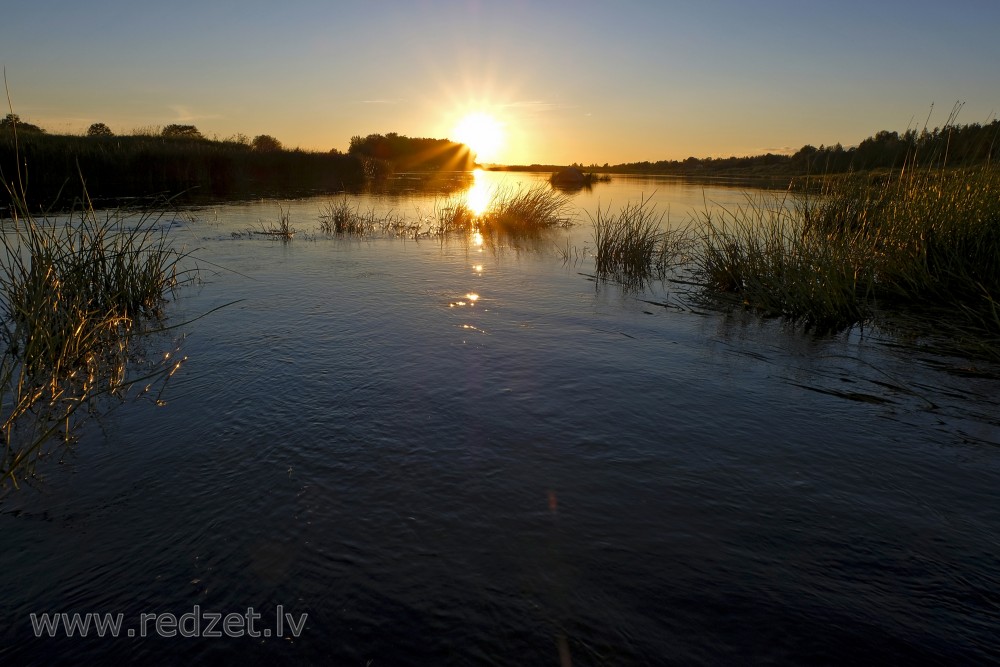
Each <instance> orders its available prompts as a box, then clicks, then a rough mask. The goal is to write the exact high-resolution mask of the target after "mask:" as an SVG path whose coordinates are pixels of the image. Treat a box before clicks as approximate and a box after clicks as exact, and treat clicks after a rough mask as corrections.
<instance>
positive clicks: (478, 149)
mask: <svg viewBox="0 0 1000 667" xmlns="http://www.w3.org/2000/svg"><path fill="white" fill-rule="evenodd" d="M453 132H454V134H453V138H454V140H455V141H458V142H460V143H463V144H465V145H466V146H468V147H469V148H471V149H472V152H473V153H475V154H476V160H477V161H479V162H492V161H494V160H496V159H497V156H498V155H499V153H500V150H501V149H502V148H503V144H504V132H503V125H502V124H501V123H500V121H498V120H497V119H496V118H494V117H493V116H491V115H489V114H488V113H483V112H481V111H477V112H475V113H470V114H468V115H466V116H464V117H463V118H462V120H460V121H459V122H458V125H456V126H455V129H454V131H453Z"/></svg>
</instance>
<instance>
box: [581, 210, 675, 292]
mask: <svg viewBox="0 0 1000 667" xmlns="http://www.w3.org/2000/svg"><path fill="white" fill-rule="evenodd" d="M588 215H589V214H588ZM665 217H666V214H665V213H659V212H657V210H656V206H655V205H651V204H650V200H649V199H648V198H644V199H640V201H639V202H638V203H629V204H626V205H625V206H624V207H622V209H621V210H620V211H619V212H618V214H616V215H613V214H612V213H611V208H610V206H609V207H608V208H606V209H604V210H601V209H598V211H597V215H596V216H591V222H592V223H593V225H594V248H595V254H594V259H595V263H596V269H597V275H598V277H599V278H602V279H605V280H614V281H615V282H618V283H619V284H621V285H623V286H625V287H627V288H635V289H638V288H642V287H643V286H644V285H646V283H647V282H648V281H649V280H651V279H656V278H663V277H664V276H665V275H666V274H667V272H668V271H669V270H670V269H671V268H672V267H673V266H674V265H675V264H676V263H677V261H678V258H680V257H681V256H682V255H683V250H684V245H685V241H686V238H687V237H686V229H677V230H675V229H671V228H670V226H669V223H668V224H667V225H666V229H664V218H665Z"/></svg>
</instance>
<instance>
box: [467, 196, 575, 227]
mask: <svg viewBox="0 0 1000 667" xmlns="http://www.w3.org/2000/svg"><path fill="white" fill-rule="evenodd" d="M569 202H570V198H569V197H568V196H567V195H565V194H562V193H560V192H557V191H555V190H553V189H552V188H551V187H550V186H549V185H547V184H539V185H536V186H534V187H531V188H529V189H527V190H524V189H521V188H516V189H514V188H502V187H501V188H498V189H497V190H495V191H494V192H493V193H492V195H491V197H490V203H489V205H488V206H487V207H486V210H485V211H484V212H483V214H482V215H481V216H479V219H478V221H477V222H478V225H479V230H480V232H482V233H483V234H488V233H501V234H510V235H513V236H526V235H534V234H538V233H539V232H541V231H542V230H545V229H551V228H553V227H564V226H566V225H568V224H569V223H570V218H569V215H568V210H569Z"/></svg>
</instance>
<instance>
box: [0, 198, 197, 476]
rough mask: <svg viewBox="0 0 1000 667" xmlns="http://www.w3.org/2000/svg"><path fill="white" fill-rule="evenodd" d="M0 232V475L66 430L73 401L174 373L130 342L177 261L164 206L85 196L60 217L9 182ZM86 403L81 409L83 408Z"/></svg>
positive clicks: (28, 463) (169, 285)
mask: <svg viewBox="0 0 1000 667" xmlns="http://www.w3.org/2000/svg"><path fill="white" fill-rule="evenodd" d="M9 194H10V196H11V200H12V203H13V205H12V217H11V219H10V220H9V221H5V222H4V228H3V234H2V235H0V244H2V247H0V308H2V311H0V346H2V349H0V408H2V413H0V430H2V436H3V445H2V448H3V453H2V457H0V484H2V483H5V482H6V481H8V480H10V481H11V482H12V483H13V484H14V485H15V486H16V485H17V480H18V477H19V476H23V475H26V474H28V473H30V471H31V469H32V467H33V463H34V461H35V459H36V458H37V456H38V455H39V454H40V452H42V450H43V448H44V446H45V444H46V443H47V442H49V441H50V440H52V439H53V437H54V436H57V435H58V436H59V439H61V440H70V439H71V438H72V434H73V431H74V428H75V424H76V423H78V420H76V417H77V416H78V414H77V413H78V411H79V410H80V408H81V407H83V406H86V405H91V406H92V405H93V401H94V400H95V399H97V398H98V397H100V396H102V395H117V396H119V397H122V396H123V393H124V392H126V391H127V390H128V389H129V388H131V387H132V386H135V385H137V384H141V383H143V382H146V381H149V380H152V379H154V378H161V379H162V378H165V377H169V375H172V374H173V372H174V371H176V369H177V363H178V362H172V361H170V360H169V359H162V360H160V361H161V362H163V363H156V364H153V365H152V366H149V367H145V368H144V370H141V369H140V367H141V366H142V364H137V362H138V361H139V359H138V358H137V356H136V346H135V345H134V342H135V340H136V339H137V338H139V337H142V336H145V335H147V334H149V333H151V332H152V331H155V330H157V329H160V328H162V327H160V324H159V323H160V321H161V319H162V318H163V315H164V310H163V309H164V305H165V303H166V301H167V299H168V297H169V296H170V295H171V293H172V290H173V289H174V288H175V287H177V286H178V285H180V284H182V283H185V282H187V281H189V280H192V279H193V278H194V274H193V272H192V271H188V270H185V269H183V268H181V264H182V260H184V258H185V257H186V256H187V255H185V254H183V253H180V252H178V251H176V250H174V249H173V248H172V246H171V244H170V243H169V242H168V239H167V237H166V235H165V232H164V231H163V228H162V227H161V226H160V225H159V221H160V215H157V214H153V213H150V212H149V211H133V210H126V209H119V210H116V211H113V212H110V213H107V214H99V213H98V212H96V211H95V210H94V208H93V206H92V205H90V203H89V200H88V199H87V198H86V196H85V197H84V199H83V200H82V201H78V202H77V206H76V207H75V208H74V210H73V211H72V212H71V213H70V214H69V215H68V216H66V217H64V218H61V219H54V218H49V217H47V216H35V215H33V214H31V213H30V212H29V211H28V208H27V206H26V204H25V199H24V198H23V197H21V196H20V195H18V194H17V193H16V192H13V191H9ZM85 412H86V411H85Z"/></svg>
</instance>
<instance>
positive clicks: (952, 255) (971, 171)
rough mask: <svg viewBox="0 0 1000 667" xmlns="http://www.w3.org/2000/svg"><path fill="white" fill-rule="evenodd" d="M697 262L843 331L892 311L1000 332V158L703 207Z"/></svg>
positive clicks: (706, 272) (746, 297) (776, 310)
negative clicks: (733, 204)
mask: <svg viewBox="0 0 1000 667" xmlns="http://www.w3.org/2000/svg"><path fill="white" fill-rule="evenodd" d="M696 240H697V250H696V253H695V254H696V260H695V262H694V273H695V275H696V277H697V280H698V281H699V282H700V283H701V284H702V285H703V286H705V287H706V288H708V290H710V291H711V292H713V293H715V294H720V295H728V296H730V297H733V298H735V299H736V300H738V301H739V302H741V303H742V304H744V305H745V306H747V307H750V308H754V309H756V310H758V311H760V312H762V313H765V314H773V315H781V316H785V317H789V318H790V319H793V320H801V321H803V322H805V323H806V325H807V326H811V327H815V328H817V329H822V330H837V329H843V328H846V327H850V326H852V325H854V324H858V323H864V322H867V321H869V320H871V319H872V318H873V316H875V315H877V314H878V313H881V312H886V311H888V310H895V311H908V312H910V313H923V314H924V317H923V319H925V320H929V319H933V320H935V321H936V322H939V323H941V324H944V323H948V324H949V326H952V327H955V329H954V331H956V332H958V333H959V334H960V335H965V334H969V335H970V336H972V337H977V338H980V339H981V338H982V336H987V337H991V338H992V339H996V338H997V337H1000V317H998V309H997V300H998V298H1000V169H998V168H997V167H996V166H992V165H984V166H981V167H974V168H960V169H951V168H948V169H945V168H935V169H919V168H915V167H912V166H911V167H909V168H907V169H903V170H900V171H897V172H894V173H890V174H885V175H882V176H880V177H877V178H873V177H872V176H871V175H857V176H853V177H848V178H843V177H840V178H830V179H828V180H825V181H824V182H823V183H822V185H821V188H820V190H819V194H818V195H814V196H809V195H801V196H796V197H795V198H794V199H793V200H792V201H791V202H789V201H788V200H786V199H785V198H770V199H769V198H766V197H762V198H756V199H750V200H748V202H747V204H746V205H745V206H743V207H738V208H736V209H732V210H721V211H717V212H714V213H711V212H706V213H704V214H703V215H702V218H701V220H700V221H699V224H698V238H697V239H696Z"/></svg>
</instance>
